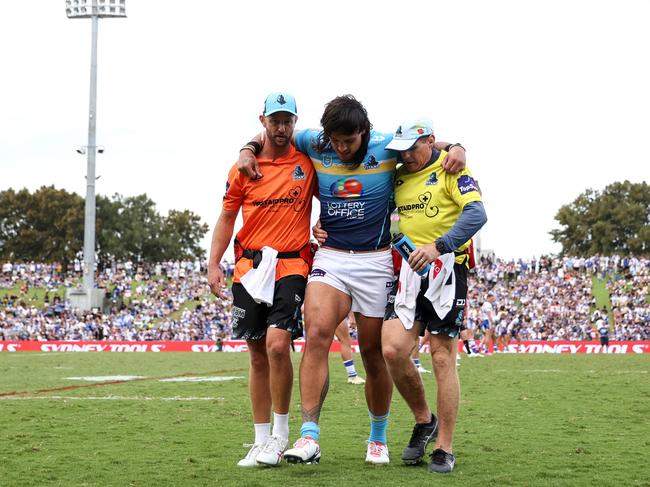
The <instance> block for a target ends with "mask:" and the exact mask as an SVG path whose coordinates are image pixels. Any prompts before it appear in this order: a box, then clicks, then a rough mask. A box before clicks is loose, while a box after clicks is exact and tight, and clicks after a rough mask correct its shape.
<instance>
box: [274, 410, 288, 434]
mask: <svg viewBox="0 0 650 487" xmlns="http://www.w3.org/2000/svg"><path fill="white" fill-rule="evenodd" d="M273 436H277V437H279V438H282V439H284V440H287V439H289V413H287V414H278V413H273Z"/></svg>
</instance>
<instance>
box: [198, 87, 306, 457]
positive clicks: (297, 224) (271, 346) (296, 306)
mask: <svg viewBox="0 0 650 487" xmlns="http://www.w3.org/2000/svg"><path fill="white" fill-rule="evenodd" d="M296 120H297V110H296V101H295V99H294V98H293V96H291V95H289V94H287V93H272V94H270V95H269V96H268V97H267V98H266V101H265V103H264V112H263V114H262V115H260V122H261V123H262V125H263V126H264V129H265V132H266V136H267V138H268V142H267V143H265V144H264V148H263V149H262V152H261V153H260V159H259V163H260V165H261V166H263V167H264V177H263V178H261V179H256V180H251V179H249V178H247V177H244V176H241V175H240V173H239V171H238V170H237V167H236V166H233V167H232V169H231V170H230V173H229V175H228V183H227V185H226V194H225V196H224V201H223V209H222V211H221V215H220V216H219V220H218V221H217V223H216V225H215V227H214V232H213V234H212V247H211V249H210V260H209V263H208V284H209V285H210V290H211V291H212V292H213V293H214V294H215V295H217V296H221V295H222V291H223V288H224V287H225V278H224V274H223V271H222V269H221V266H220V262H221V259H222V257H223V254H224V252H225V251H226V248H227V247H228V245H229V244H230V239H231V238H232V235H233V229H234V225H235V218H236V217H237V213H238V212H239V209H240V208H242V213H243V219H244V225H243V227H242V228H241V229H240V230H239V232H238V233H237V236H236V237H235V261H236V264H235V275H234V279H233V286H232V293H233V312H232V316H233V336H234V337H235V338H244V339H245V340H246V343H247V344H248V349H249V352H250V364H251V365H250V382H249V387H250V395H251V406H252V410H253V422H254V427H255V441H254V444H253V446H252V448H251V449H250V450H249V452H248V454H247V455H246V456H245V457H244V458H243V459H242V460H240V461H239V463H238V465H239V466H242V467H254V466H258V465H278V464H279V463H280V461H281V460H282V456H283V454H284V451H285V450H286V449H287V444H288V439H289V403H290V401H291V389H292V386H293V366H292V364H291V357H290V345H291V339H292V337H294V338H295V337H296V336H300V335H301V334H302V330H301V328H300V324H299V321H298V317H299V311H300V306H301V305H302V301H303V298H304V295H305V285H306V282H307V275H308V273H309V267H310V263H311V262H310V259H311V249H310V245H309V225H310V217H311V203H312V197H313V195H314V190H315V182H316V178H315V173H314V168H313V165H312V163H311V161H310V160H309V158H308V157H307V156H305V155H303V154H301V153H300V152H297V151H296V149H295V148H294V147H293V145H291V143H290V142H291V135H292V133H293V129H294V127H295V124H296ZM265 247H271V248H272V249H274V250H275V251H277V252H278V254H277V261H276V264H275V286H274V289H273V296H272V299H271V300H269V302H270V303H271V304H270V305H267V304H265V303H264V302H259V300H258V301H256V300H255V299H253V296H251V293H252V294H253V295H256V293H255V291H252V290H251V289H253V288H252V287H250V286H251V285H250V284H247V283H248V282H250V281H248V280H245V282H242V277H243V276H245V275H246V274H247V273H249V272H251V270H252V269H253V268H255V269H256V270H257V269H258V266H259V270H260V272H262V271H263V268H264V265H265V262H266V261H267V257H266V255H267V254H266V253H264V254H263V253H262V249H264V248H265ZM263 255H264V256H265V257H264V260H263V259H262V257H263ZM269 268H270V269H272V265H270V266H268V267H267V269H269ZM252 275H254V274H251V276H252ZM265 275H266V273H265ZM255 276H257V274H255ZM271 287H273V283H271ZM271 409H273V430H272V432H271V424H270V423H271Z"/></svg>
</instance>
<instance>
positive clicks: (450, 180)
mask: <svg viewBox="0 0 650 487" xmlns="http://www.w3.org/2000/svg"><path fill="white" fill-rule="evenodd" d="M434 143H435V137H434V135H433V127H432V124H431V122H429V121H428V120H415V121H408V122H404V123H403V124H402V125H401V126H400V127H399V128H398V129H397V131H396V132H395V136H394V137H393V140H392V141H391V142H390V143H389V144H388V145H387V146H386V149H392V150H395V151H398V152H399V157H400V159H401V162H402V166H401V167H399V169H398V170H397V174H396V175H395V204H396V205H397V211H398V213H399V218H400V221H399V228H400V231H401V232H402V233H403V234H404V235H406V236H407V237H408V238H409V239H410V240H411V241H412V243H413V244H414V247H415V250H413V252H412V253H411V255H410V256H409V259H408V265H409V266H410V267H411V269H413V270H414V271H416V272H419V271H422V272H424V271H425V268H426V266H427V265H431V264H432V263H434V262H436V261H437V259H438V258H439V257H440V256H441V255H443V254H447V256H443V257H441V259H440V261H439V262H436V264H435V265H431V267H432V268H434V267H435V268H436V269H437V270H440V269H441V267H442V266H445V272H447V271H449V274H447V273H445V274H443V275H444V276H445V278H444V279H445V282H444V283H443V287H445V290H444V291H440V288H438V287H436V286H435V285H434V281H433V277H434V276H436V275H438V274H436V273H435V272H434V271H430V272H429V273H428V275H427V276H426V277H424V278H422V279H420V278H419V277H418V276H417V275H416V274H414V273H413V272H409V271H410V269H409V268H408V267H405V266H402V270H401V272H400V279H399V285H398V286H394V291H393V293H394V294H396V297H395V301H392V302H391V301H389V304H388V305H387V307H386V314H385V315H384V323H383V326H382V337H381V345H382V351H383V354H384V359H385V360H386V364H387V365H388V370H389V371H390V373H391V376H392V378H393V382H394V383H395V385H396V386H397V390H398V391H400V393H401V394H402V397H403V398H404V400H405V401H406V403H407V404H408V406H409V408H410V409H411V412H412V413H413V416H414V419H415V427H414V428H413V433H412V435H411V439H410V441H409V443H408V446H407V447H406V448H405V449H404V451H403V452H402V461H403V462H404V463H406V464H412V465H414V464H417V463H420V462H421V461H422V459H423V458H424V456H425V454H426V448H427V444H428V443H429V442H430V441H432V440H433V438H434V437H436V434H437V438H436V440H435V448H434V451H433V454H432V455H431V463H430V464H429V471H430V472H434V473H447V472H451V471H452V470H453V469H454V465H455V463H456V458H455V456H454V454H453V445H452V443H453V435H454V428H455V426H456V416H457V414H458V405H459V398H460V383H459V381H458V374H457V372H456V353H457V350H458V335H459V333H460V330H461V326H462V323H463V317H464V309H465V300H466V298H467V260H468V258H467V254H466V253H465V252H463V251H464V250H465V249H466V248H467V247H468V246H469V244H470V240H471V238H472V236H473V235H474V234H475V233H476V232H477V231H478V230H479V229H480V228H481V227H482V226H483V224H485V222H486V221H487V217H486V216H485V210H484V209H483V203H482V202H481V193H480V191H479V188H478V185H477V184H476V182H475V181H474V179H473V178H472V174H471V173H470V172H469V170H468V169H467V168H466V169H465V170H463V171H461V172H460V173H458V174H448V173H446V172H445V171H443V170H442V167H441V162H442V160H443V159H444V155H445V152H444V151H443V152H438V151H437V150H436V149H435V147H434ZM454 251H456V257H455V258H451V255H453V254H452V252H454ZM443 261H446V262H447V263H446V264H443ZM452 266H453V271H452V270H451V269H450V268H451V267H452ZM447 275H448V276H449V277H447ZM436 284H437V282H436ZM430 285H431V286H432V287H431V290H432V292H433V293H434V294H435V292H436V291H435V290H436V289H438V291H437V292H439V293H445V296H446V298H445V299H446V301H445V303H447V304H446V306H445V307H441V306H438V307H436V306H435V305H434V302H433V301H436V303H439V301H437V299H438V298H436V297H435V296H433V295H432V293H427V291H428V290H429V286H430ZM446 286H449V287H446ZM397 288H399V291H397V292H396V289H397ZM450 291H451V293H453V294H451V296H450ZM413 296H416V298H415V299H413V298H412V297H413ZM450 301H451V303H450ZM396 306H399V309H400V310H403V309H404V308H409V309H410V310H411V311H413V315H412V316H414V320H413V321H412V323H408V325H407V324H405V323H403V322H402V320H401V318H400V317H399V316H398V313H397V312H396V311H395V308H396ZM447 306H449V307H448V308H447ZM446 309H449V311H446ZM436 310H439V312H440V313H441V314H443V313H446V314H445V315H444V316H439V315H438V312H437V311H436ZM401 316H403V317H408V315H406V314H403V313H402V314H401ZM407 326H408V328H407ZM425 329H426V330H428V331H429V332H430V333H431V341H430V342H429V343H430V346H431V356H432V362H433V368H434V371H435V374H434V376H435V379H436V383H437V396H438V397H437V406H438V415H439V416H438V417H436V416H435V415H434V414H433V413H432V412H431V409H430V408H429V406H428V404H427V400H426V396H425V393H424V386H423V384H422V380H421V378H420V374H419V373H418V371H417V370H416V369H415V366H414V365H413V362H411V352H412V351H413V349H414V347H415V346H416V344H417V343H418V337H419V335H420V334H422V333H424V331H425Z"/></svg>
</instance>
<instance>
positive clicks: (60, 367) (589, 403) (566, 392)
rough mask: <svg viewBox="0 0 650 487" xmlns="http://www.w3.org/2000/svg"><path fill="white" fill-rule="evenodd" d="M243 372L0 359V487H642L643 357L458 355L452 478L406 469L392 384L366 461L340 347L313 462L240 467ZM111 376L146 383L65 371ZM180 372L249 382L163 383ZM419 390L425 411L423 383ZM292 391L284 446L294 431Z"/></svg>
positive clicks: (649, 401) (648, 417) (135, 361)
mask: <svg viewBox="0 0 650 487" xmlns="http://www.w3.org/2000/svg"><path fill="white" fill-rule="evenodd" d="M299 359H300V355H297V354H296V355H295V356H294V360H295V363H296V364H297V363H298V361H299ZM356 359H357V360H356V362H357V364H358V366H359V368H361V366H360V360H359V358H358V356H357V357H356ZM423 362H424V364H425V365H427V366H428V365H430V362H429V361H428V360H427V357H425V356H423ZM427 368H429V367H427ZM247 369H248V356H247V354H244V353H212V354H200V353H160V354H156V353H124V354H120V353H67V354H66V353H59V354H55V353H48V354H45V353H0V394H5V395H4V396H2V397H0V485H1V486H3V487H8V486H26V485H34V486H52V485H56V486H150V485H151V486H159V487H160V486H168V485H169V486H194V485H197V486H203V485H205V486H208V485H241V486H269V485H285V486H303V485H314V486H321V485H322V486H327V485H336V486H339V487H341V486H347V485H357V486H360V485H373V486H375V485H397V486H402V485H404V486H407V485H408V486H411V485H445V486H456V485H464V486H465V485H496V486H501V485H525V486H531V485H553V486H554V485H566V486H576V485H612V486H622V485H623V486H628V485H641V486H650V468H649V467H648V464H647V461H648V455H649V454H650V377H649V375H648V372H649V370H650V357H649V356H643V355H495V356H492V357H485V358H482V359H472V360H469V359H467V358H465V357H463V360H462V365H461V368H460V376H461V383H462V388H463V396H462V403H461V411H460V416H459V418H458V427H457V432H456V441H455V453H456V457H457V463H456V470H455V471H454V473H452V474H450V475H447V476H440V475H433V474H429V473H428V472H427V470H426V466H421V467H406V466H403V465H401V462H400V460H399V458H400V454H401V450H402V448H403V447H404V446H405V444H406V442H407V441H408V438H409V436H410V431H411V428H412V418H411V416H410V414H409V413H408V411H407V409H406V407H405V405H404V403H403V402H402V400H401V398H400V397H399V396H398V394H397V392H396V393H395V395H394V397H393V404H392V412H391V418H390V425H389V430H388V436H389V448H390V449H391V453H392V463H391V464H390V465H389V466H385V467H374V466H369V465H365V464H364V461H363V460H364V456H365V449H366V444H365V440H366V438H367V434H368V418H367V411H366V408H365V400H364V395H363V388H362V387H360V386H354V385H349V384H347V383H346V382H345V378H346V377H345V373H344V369H343V367H342V365H341V363H340V358H339V356H338V355H334V354H332V356H331V387H330V392H329V396H328V398H327V401H326V403H325V408H324V412H323V415H322V418H321V428H322V433H321V447H322V450H323V458H322V460H321V463H320V465H288V464H283V465H282V466H280V467H277V468H265V469H241V468H238V467H236V463H237V461H238V460H239V459H240V458H241V457H242V456H243V455H244V454H245V453H246V449H244V448H243V447H242V444H243V443H249V442H251V441H252V437H253V433H252V425H251V420H250V412H249V411H250V407H249V402H248V388H247V381H246V379H245V377H246V375H247ZM106 375H134V376H142V377H143V378H142V379H139V380H136V381H131V382H124V383H117V384H102V383H99V382H97V381H95V382H80V381H76V380H70V379H67V378H68V377H71V376H106ZM174 376H235V377H243V378H241V379H235V380H230V381H224V382H160V379H161V378H169V377H174ZM425 383H426V385H427V388H428V393H429V396H430V398H431V403H432V404H435V401H434V397H435V384H434V380H433V377H432V376H431V375H429V374H427V375H426V376H425ZM295 384H296V388H295V390H294V403H293V405H292V409H291V429H292V434H291V440H292V441H293V440H294V439H295V437H296V433H297V432H298V431H299V427H300V417H299V404H298V389H297V378H296V381H295ZM66 386H73V387H74V388H70V389H63V388H64V387H66ZM79 386H82V387H79ZM11 391H14V392H16V393H17V394H14V395H6V393H8V392H11ZM38 391H41V392H38Z"/></svg>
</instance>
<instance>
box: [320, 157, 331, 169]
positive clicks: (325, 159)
mask: <svg viewBox="0 0 650 487" xmlns="http://www.w3.org/2000/svg"><path fill="white" fill-rule="evenodd" d="M332 163H333V161H332V156H323V161H322V164H323V167H331V166H332Z"/></svg>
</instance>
